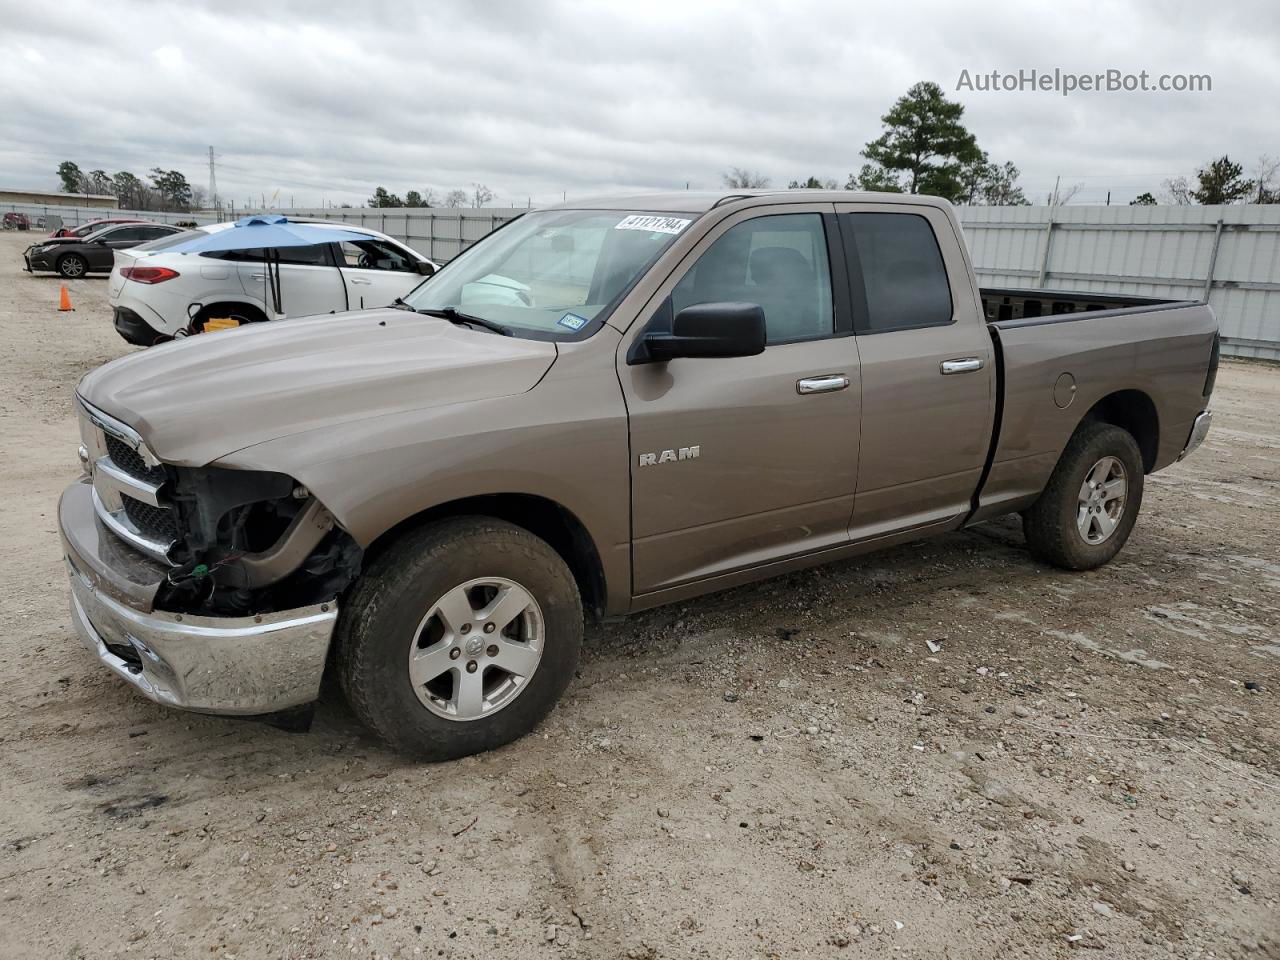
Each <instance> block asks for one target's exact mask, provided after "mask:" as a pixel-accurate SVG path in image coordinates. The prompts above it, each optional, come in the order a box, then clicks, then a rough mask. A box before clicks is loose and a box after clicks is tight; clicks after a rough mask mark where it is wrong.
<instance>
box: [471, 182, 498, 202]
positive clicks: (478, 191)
mask: <svg viewBox="0 0 1280 960" xmlns="http://www.w3.org/2000/svg"><path fill="white" fill-rule="evenodd" d="M471 186H472V187H473V188H474V192H473V193H472V194H471V205H472V206H473V207H483V206H484V205H485V204H486V203H489V202H490V201H491V200H492V199H493V191H492V190H490V189H489V188H488V187H486V186H485V185H484V184H483V183H473V184H472V185H471Z"/></svg>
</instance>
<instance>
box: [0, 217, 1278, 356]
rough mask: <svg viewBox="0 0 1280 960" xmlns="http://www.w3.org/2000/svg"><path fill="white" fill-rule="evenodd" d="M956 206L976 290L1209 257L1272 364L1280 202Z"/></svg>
mask: <svg viewBox="0 0 1280 960" xmlns="http://www.w3.org/2000/svg"><path fill="white" fill-rule="evenodd" d="M10 210H13V211H16V212H19V213H25V214H27V216H29V217H30V218H31V219H32V221H33V222H34V221H36V220H37V219H38V218H40V217H49V216H59V217H61V218H62V220H63V222H64V223H66V224H68V225H71V226H75V225H78V224H81V223H84V222H85V221H86V220H94V219H98V218H101V217H108V216H116V217H119V216H137V217H139V218H141V219H149V220H159V221H162V222H165V223H173V222H177V221H190V220H194V221H196V222H197V223H201V224H203V223H209V222H210V221H211V220H212V219H213V218H211V217H209V216H207V215H204V214H189V213H157V212H154V211H145V212H144V211H130V210H111V209H104V208H93V207H55V206H40V205H33V204H15V205H0V212H7V211H10ZM249 212H254V211H237V216H239V215H241V214H242V213H249ZM279 212H283V213H285V214H286V215H290V216H295V217H311V218H320V219H327V220H337V221H341V222H344V223H352V224H358V225H360V226H364V227H371V228H373V229H374V230H380V231H381V232H383V233H385V234H388V235H389V236H392V237H395V238H396V239H397V240H400V241H401V242H403V243H405V244H407V245H408V246H410V247H412V248H413V249H415V250H417V251H418V252H419V253H421V254H423V255H424V256H427V257H430V258H431V259H432V260H435V261H437V262H440V263H445V262H447V261H449V260H452V259H453V258H454V257H456V256H457V255H458V254H459V253H461V252H462V251H463V250H465V249H466V248H467V247H468V246H470V245H471V244H472V243H475V241H477V240H479V239H480V238H481V237H483V236H485V235H486V234H488V233H489V232H490V231H492V230H493V229H495V228H496V227H499V226H501V225H502V224H504V223H507V222H508V221H510V220H513V219H515V218H516V217H518V216H520V215H521V214H522V213H524V211H523V210H520V209H513V208H510V207H494V208H481V209H465V210H463V209H445V208H435V207H432V208H403V207H394V208H389V209H385V210H384V209H368V208H365V209H325V210H286V211H279ZM957 212H958V213H959V216H960V221H961V223H962V224H963V225H964V233H965V240H966V242H967V243H968V245H969V251H970V254H971V256H972V258H973V264H974V268H975V269H976V270H977V271H978V280H979V282H980V283H982V284H983V285H984V286H993V287H994V286H1002V287H1037V286H1040V287H1044V288H1046V289H1061V290H1088V291H1095V292H1098V293H1126V294H1132V295H1134V296H1150V297H1165V298H1178V299H1186V300H1199V299H1202V298H1203V296H1204V292H1205V289H1206V281H1207V280H1208V277H1209V271H1210V266H1211V265H1212V271H1213V277H1212V285H1211V286H1209V287H1208V289H1209V303H1210V304H1211V305H1212V306H1213V308H1214V311H1215V312H1216V313H1217V315H1218V320H1219V322H1220V323H1221V325H1222V335H1223V352H1224V353H1226V354H1228V355H1231V356H1242V357H1263V358H1267V359H1271V360H1280V205H1255V204H1240V205H1234V206H1226V207H1199V206H1186V207H1177V206H1154V207H1130V206H1115V207H1095V206H1078V207H1073V206H1066V207H1056V208H1049V207H1029V206H1028V207H959V208H957ZM1220 223H1221V226H1219V224H1220ZM1215 251H1216V254H1215Z"/></svg>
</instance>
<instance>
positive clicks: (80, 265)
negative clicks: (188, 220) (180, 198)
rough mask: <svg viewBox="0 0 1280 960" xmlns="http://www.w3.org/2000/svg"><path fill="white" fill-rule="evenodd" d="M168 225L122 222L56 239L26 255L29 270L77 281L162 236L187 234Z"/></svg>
mask: <svg viewBox="0 0 1280 960" xmlns="http://www.w3.org/2000/svg"><path fill="white" fill-rule="evenodd" d="M183 232H184V231H183V230H182V229H181V228H180V227H173V226H170V225H169V224H167V223H121V224H116V225H115V226H111V227H104V228H103V229H101V230H98V231H96V232H95V233H91V234H89V235H88V236H86V237H54V238H50V239H46V240H42V241H40V242H39V243H34V244H32V245H31V246H29V247H27V249H26V250H24V251H23V253H22V259H23V260H24V261H25V266H26V269H27V270H28V271H29V272H35V271H36V270H52V271H53V272H54V273H57V274H60V275H61V276H64V277H66V278H67V279H68V280H74V279H76V278H77V277H83V276H84V275H85V274H87V273H93V272H105V271H107V270H110V269H111V267H112V264H113V263H114V256H115V253H116V252H117V251H119V250H126V249H128V248H129V247H136V246H138V244H141V243H147V242H148V241H151V240H156V239H159V238H160V237H168V236H170V235H171V234H176V233H183Z"/></svg>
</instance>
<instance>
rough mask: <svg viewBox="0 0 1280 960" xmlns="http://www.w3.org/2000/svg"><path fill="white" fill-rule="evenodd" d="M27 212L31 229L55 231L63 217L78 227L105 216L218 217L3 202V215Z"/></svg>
mask: <svg viewBox="0 0 1280 960" xmlns="http://www.w3.org/2000/svg"><path fill="white" fill-rule="evenodd" d="M10 212H12V213H25V214H26V215H27V218H28V219H29V220H30V221H31V229H32V230H33V231H36V230H42V229H43V230H52V229H53V225H52V223H51V222H50V218H52V217H60V218H61V220H62V225H63V226H64V227H78V226H80V224H82V223H88V222H89V221H90V220H101V219H102V218H103V217H136V218H137V219H139V220H151V221H153V222H154V223H190V222H191V221H193V220H194V221H195V222H196V223H198V224H201V225H204V224H206V223H213V222H214V221H216V220H217V219H218V218H217V217H213V216H209V215H208V214H203V213H166V212H162V211H159V210H117V209H116V208H115V207H61V206H56V205H53V204H50V205H48V206H46V205H44V204H39V203H4V204H0V214H5V213H10ZM41 223H44V224H45V226H43V227H42V226H40V224H41Z"/></svg>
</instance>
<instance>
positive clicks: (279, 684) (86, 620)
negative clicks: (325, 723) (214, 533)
mask: <svg viewBox="0 0 1280 960" xmlns="http://www.w3.org/2000/svg"><path fill="white" fill-rule="evenodd" d="M91 494H92V488H91V487H90V486H89V484H88V483H85V482H80V483H74V484H72V485H71V486H70V487H69V488H68V489H67V490H66V491H65V492H64V493H63V495H62V501H61V503H60V504H59V509H58V522H59V526H60V527H61V532H62V543H63V550H64V552H65V555H66V560H67V572H68V574H69V576H70V580H71V618H72V622H73V623H74V624H75V628H76V632H77V633H79V635H80V639H81V640H82V641H83V642H84V645H85V646H86V647H88V648H89V649H90V650H91V651H93V653H94V654H95V655H96V656H97V658H98V660H99V661H100V662H101V663H102V664H103V665H104V666H106V667H107V668H108V669H110V670H111V671H112V672H113V673H115V674H116V675H117V676H118V677H120V678H121V679H122V680H126V681H128V682H129V683H130V684H132V685H133V686H134V687H135V688H136V689H137V690H138V691H139V692H140V693H142V694H143V695H144V696H146V697H149V698H150V699H152V700H154V701H156V702H157V703H162V704H165V705H166V706H171V707H180V708H182V709H184V710H195V711H198V712H200V713H223V714H237V715H241V716H253V715H255V714H263V713H274V712H276V711H278V710H285V709H288V708H289V707H296V706H301V705H302V704H305V703H310V702H311V701H313V700H315V699H316V698H317V697H318V696H319V694H320V679H321V677H322V676H323V674H324V667H325V660H326V658H327V657H328V653H329V641H330V639H331V638H332V636H333V630H334V626H335V624H336V623H337V619H338V608H337V604H336V603H332V602H331V603H323V604H316V605H314V606H310V607H302V608H300V609H297V610H285V611H281V612H278V613H267V614H262V615H261V616H260V617H253V616H250V617H225V618H224V617H197V616H191V615H189V614H177V613H169V612H166V611H163V610H156V609H155V608H154V607H153V606H152V603H151V601H152V600H153V598H154V596H155V592H156V588H157V587H158V586H159V584H160V581H161V579H162V578H163V576H164V573H165V568H164V567H162V566H161V565H159V564H156V563H154V562H152V561H149V560H147V559H146V558H144V557H142V556H141V555H138V554H135V553H133V551H132V550H130V549H129V548H127V547H124V546H122V545H120V543H119V541H117V540H116V538H115V537H114V536H113V535H112V534H111V533H110V532H108V531H107V529H106V528H104V527H103V526H102V523H101V521H100V520H99V519H98V518H97V517H96V516H95V515H94V511H93V505H92V502H91Z"/></svg>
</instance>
